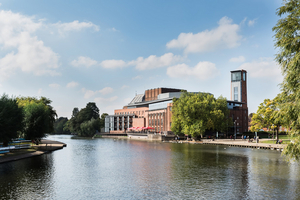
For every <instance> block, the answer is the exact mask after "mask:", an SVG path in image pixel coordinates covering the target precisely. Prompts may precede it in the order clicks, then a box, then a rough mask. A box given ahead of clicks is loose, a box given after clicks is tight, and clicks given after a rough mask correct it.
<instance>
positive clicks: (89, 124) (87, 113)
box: [54, 102, 108, 137]
mask: <svg viewBox="0 0 300 200" xmlns="http://www.w3.org/2000/svg"><path fill="white" fill-rule="evenodd" d="M99 112H100V110H99V108H98V107H97V105H96V104H95V103H94V102H89V103H87V105H86V107H85V108H83V109H81V110H79V109H78V108H77V107H76V108H74V109H73V111H72V116H71V119H70V120H68V118H66V117H60V118H58V119H57V120H56V121H55V122H54V133H56V134H75V135H78V136H84V137H92V136H93V135H95V133H97V132H101V128H104V124H105V117H106V116H107V115H108V114H107V113H103V114H102V115H101V118H100V115H99Z"/></svg>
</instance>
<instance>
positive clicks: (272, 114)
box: [251, 96, 284, 138]
mask: <svg viewBox="0 0 300 200" xmlns="http://www.w3.org/2000/svg"><path fill="white" fill-rule="evenodd" d="M279 106H280V98H279V96H277V97H275V98H274V99H273V100H270V99H265V100H264V102H263V103H261V104H260V106H259V107H258V110H257V113H254V114H253V116H252V120H251V131H252V132H255V131H258V130H260V129H262V128H268V129H276V138H278V131H279V128H280V126H281V125H282V124H283V123H284V121H283V120H282V118H281V115H280V109H279Z"/></svg>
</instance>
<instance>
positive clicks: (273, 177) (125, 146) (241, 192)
mask: <svg viewBox="0 0 300 200" xmlns="http://www.w3.org/2000/svg"><path fill="white" fill-rule="evenodd" d="M48 139H51V140H57V141H61V142H64V143H66V144H67V147H66V148H64V149H62V150H58V151H55V152H52V153H50V154H46V155H42V156H38V157H34V158H30V159H24V160H19V161H15V162H10V163H5V164H0V199H72V200H73V199H86V200H87V199H299V198H300V196H299V195H300V165H299V164H298V163H291V164H288V163H286V162H285V161H284V159H283V157H281V155H280V152H277V151H271V150H257V149H247V148H236V147H227V146H213V145H212V146H210V145H199V144H173V143H161V142H145V141H134V140H116V139H115V140H114V139H94V140H91V139H71V136H68V135H59V136H58V135H56V136H49V137H48ZM225 148H226V149H225Z"/></svg>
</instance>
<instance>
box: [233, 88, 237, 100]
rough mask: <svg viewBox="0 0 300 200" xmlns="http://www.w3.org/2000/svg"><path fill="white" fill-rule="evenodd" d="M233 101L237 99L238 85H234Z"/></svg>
mask: <svg viewBox="0 0 300 200" xmlns="http://www.w3.org/2000/svg"><path fill="white" fill-rule="evenodd" d="M233 90H234V101H238V87H234V88H233Z"/></svg>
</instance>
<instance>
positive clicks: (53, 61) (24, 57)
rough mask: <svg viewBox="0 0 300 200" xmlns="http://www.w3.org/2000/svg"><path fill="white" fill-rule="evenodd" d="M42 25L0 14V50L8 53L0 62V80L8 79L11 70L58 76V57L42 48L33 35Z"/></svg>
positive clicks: (30, 18)
mask: <svg viewBox="0 0 300 200" xmlns="http://www.w3.org/2000/svg"><path fill="white" fill-rule="evenodd" d="M41 27H42V22H41V20H40V21H37V20H35V18H34V17H28V16H25V15H21V14H19V13H13V12H12V11H4V10H1V11H0V46H2V47H3V50H7V51H10V52H9V53H7V54H6V55H5V56H4V57H2V58H0V76H1V77H2V78H8V77H10V76H11V75H12V74H13V73H14V72H15V70H18V69H19V70H21V71H23V72H30V73H33V74H35V75H46V74H47V75H59V73H58V72H57V71H55V69H56V68H58V67H59V63H58V59H59V56H58V55H57V54H56V53H55V52H53V51H52V49H51V48H49V47H47V46H45V45H44V43H43V41H41V40H39V39H38V38H37V37H36V36H35V35H34V32H35V31H37V30H38V29H40V28H41Z"/></svg>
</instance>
